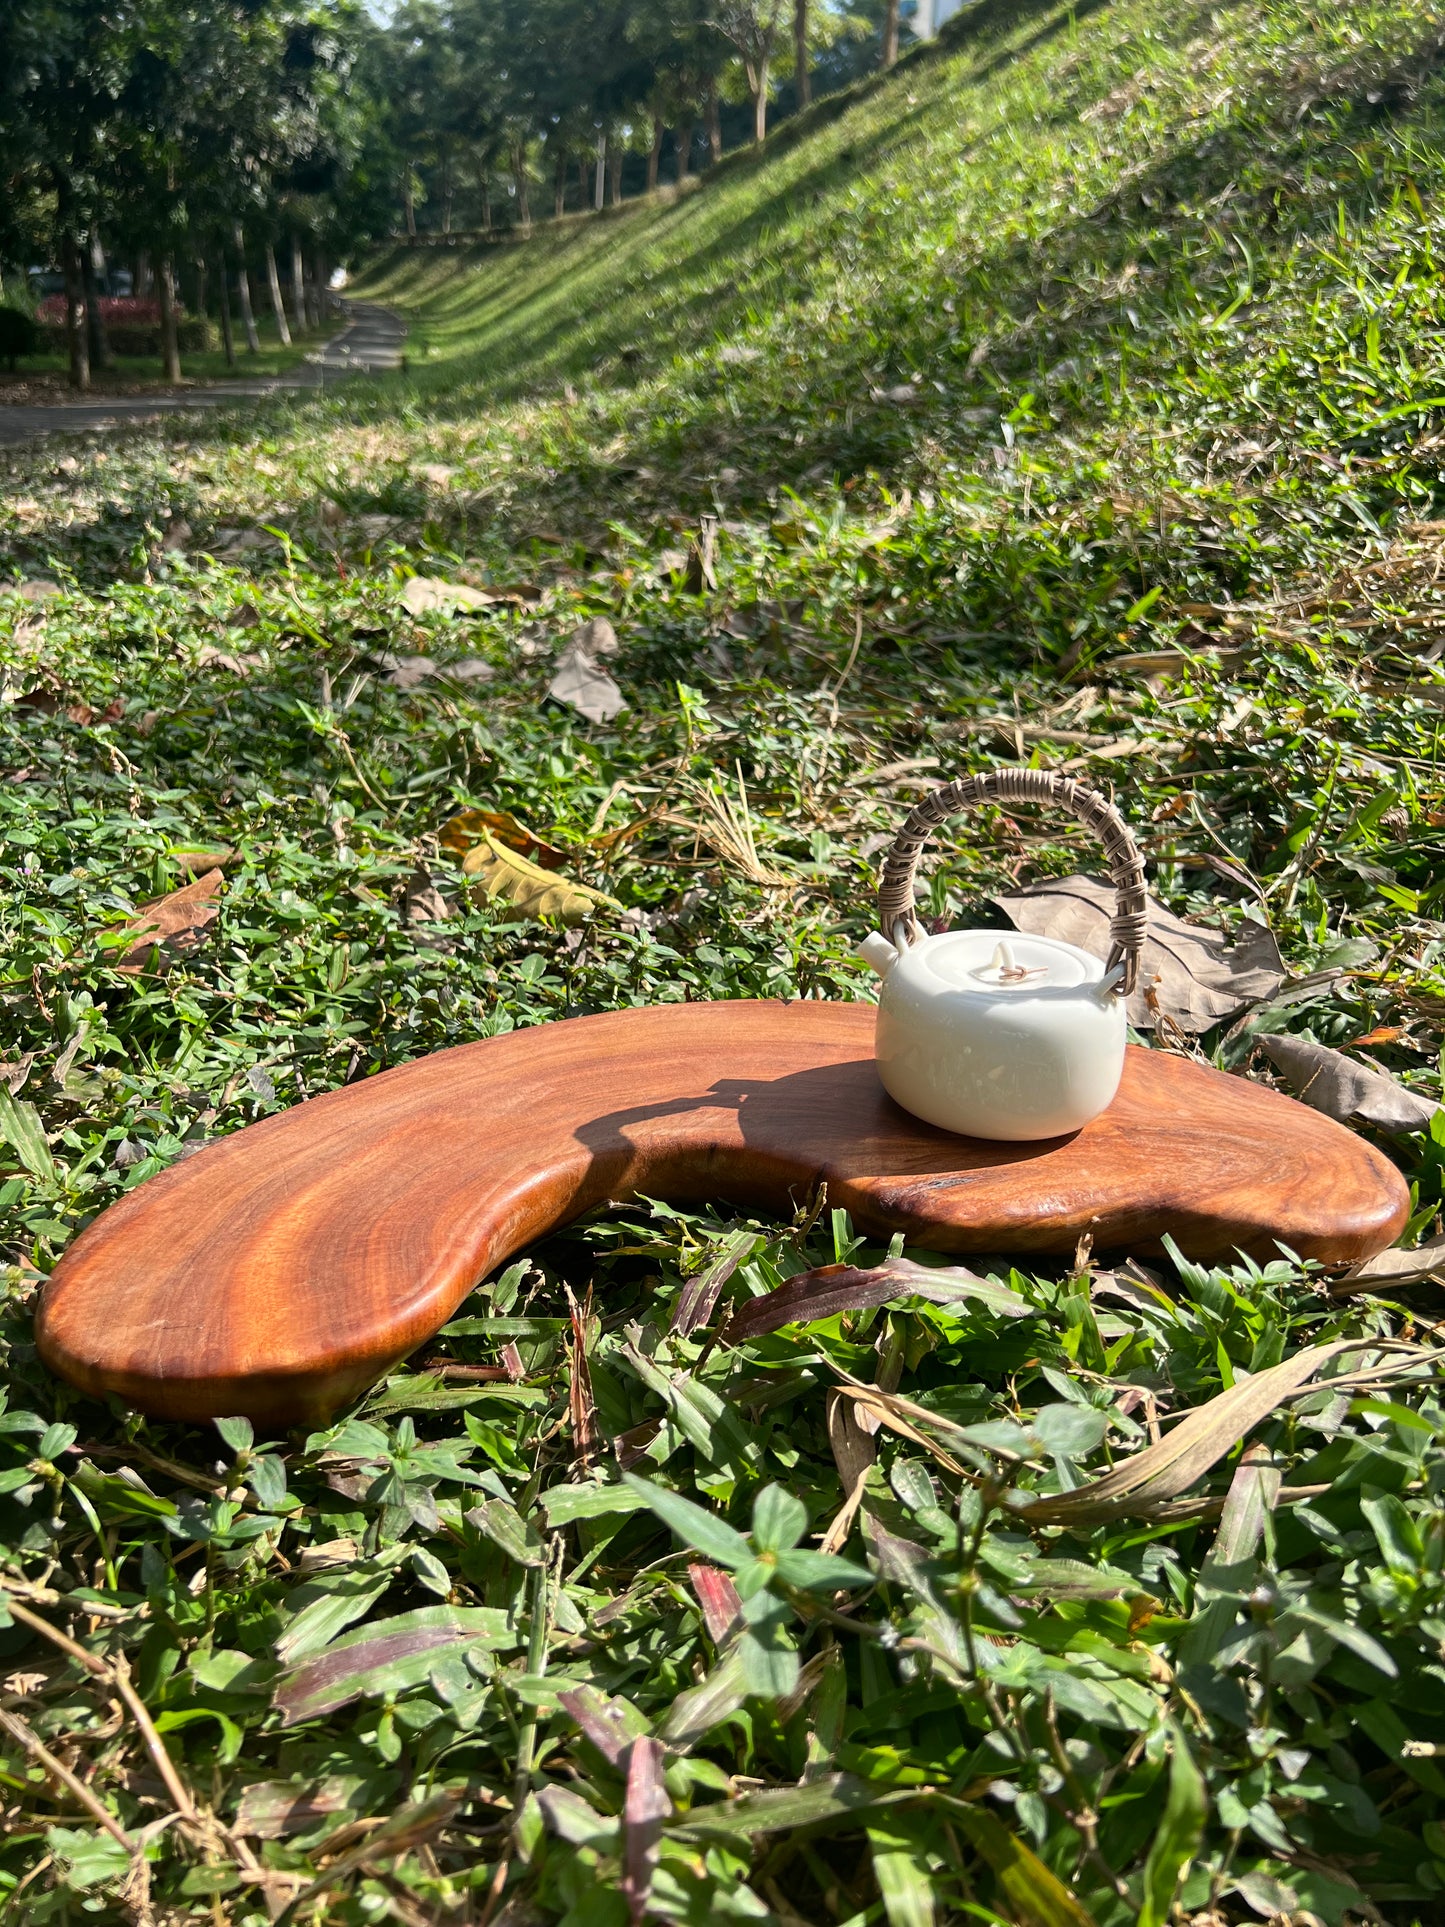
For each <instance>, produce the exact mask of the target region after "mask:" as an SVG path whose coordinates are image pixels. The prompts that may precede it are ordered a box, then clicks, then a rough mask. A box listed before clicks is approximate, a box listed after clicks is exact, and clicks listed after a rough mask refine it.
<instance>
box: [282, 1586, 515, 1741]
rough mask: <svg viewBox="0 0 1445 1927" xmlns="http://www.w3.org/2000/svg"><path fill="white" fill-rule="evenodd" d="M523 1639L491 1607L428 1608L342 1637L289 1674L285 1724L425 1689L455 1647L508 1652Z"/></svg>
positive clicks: (285, 1689)
mask: <svg viewBox="0 0 1445 1927" xmlns="http://www.w3.org/2000/svg"><path fill="white" fill-rule="evenodd" d="M516 1644H517V1636H516V1634H515V1632H514V1631H513V1630H512V1628H511V1626H510V1625H509V1623H508V1619H507V1615H506V1613H504V1612H501V1611H499V1610H497V1609H496V1608H494V1607H490V1606H423V1607H422V1608H421V1609H420V1611H418V1612H410V1613H401V1614H400V1615H399V1616H398V1617H397V1618H395V1619H384V1620H381V1621H380V1622H379V1623H378V1624H377V1625H374V1626H366V1627H363V1628H362V1630H361V1631H360V1632H357V1633H351V1634H348V1635H347V1636H346V1637H345V1638H344V1639H339V1640H337V1641H336V1642H335V1644H334V1645H332V1646H330V1647H328V1648H327V1650H326V1651H325V1652H322V1653H318V1654H317V1655H316V1656H315V1657H314V1658H313V1659H308V1660H305V1661H304V1662H303V1663H302V1664H301V1665H300V1666H297V1667H295V1668H294V1669H293V1670H292V1671H291V1672H289V1673H287V1674H286V1675H285V1676H284V1677H283V1678H282V1680H281V1683H280V1684H279V1686H278V1687H277V1688H276V1695H275V1704H276V1706H277V1708H278V1710H279V1711H280V1713H281V1715H282V1725H283V1726H296V1725H298V1724H299V1723H300V1722H301V1721H302V1720H315V1719H320V1718H322V1717H323V1715H325V1714H327V1713H334V1712H336V1711H337V1710H338V1709H339V1708H340V1707H343V1706H347V1705H349V1704H350V1703H351V1701H352V1700H356V1699H366V1698H377V1697H380V1696H381V1695H384V1694H386V1693H399V1692H401V1691H403V1690H404V1689H405V1688H406V1687H409V1686H419V1685H420V1684H421V1683H422V1681H423V1680H424V1679H425V1678H426V1677H427V1674H428V1672H429V1671H430V1669H431V1666H432V1663H433V1661H434V1660H435V1657H436V1655H437V1654H438V1653H439V1652H441V1651H443V1650H444V1649H445V1648H446V1647H449V1646H469V1645H474V1646H489V1647H491V1648H493V1650H498V1649H502V1650H505V1649H507V1648H510V1647H514V1646H515V1645H516Z"/></svg>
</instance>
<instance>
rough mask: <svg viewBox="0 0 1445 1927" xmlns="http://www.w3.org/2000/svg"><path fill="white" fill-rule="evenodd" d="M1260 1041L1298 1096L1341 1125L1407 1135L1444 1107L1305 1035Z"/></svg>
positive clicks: (1268, 1037)
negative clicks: (1365, 1125) (1368, 1127)
mask: <svg viewBox="0 0 1445 1927" xmlns="http://www.w3.org/2000/svg"><path fill="white" fill-rule="evenodd" d="M1259 1045H1260V1048H1261V1049H1262V1050H1263V1051H1264V1053H1265V1055H1266V1056H1267V1057H1268V1058H1269V1060H1270V1062H1271V1063H1273V1064H1274V1065H1275V1066H1276V1067H1277V1068H1278V1070H1279V1071H1280V1072H1281V1073H1282V1074H1283V1076H1284V1080H1285V1082H1286V1083H1287V1084H1288V1085H1289V1087H1290V1089H1291V1090H1292V1091H1293V1092H1294V1093H1295V1095H1296V1097H1298V1098H1299V1099H1300V1100H1301V1102H1302V1103H1305V1104H1308V1105H1309V1107H1310V1109H1311V1110H1314V1111H1323V1112H1324V1114H1325V1116H1326V1117H1332V1118H1333V1119H1334V1120H1335V1122H1336V1123H1337V1124H1348V1125H1354V1126H1358V1125H1361V1124H1370V1125H1373V1126H1374V1128H1375V1129H1376V1130H1378V1131H1385V1132H1387V1133H1388V1134H1389V1135H1390V1136H1392V1137H1403V1136H1406V1135H1407V1134H1408V1133H1409V1132H1411V1131H1423V1130H1425V1129H1426V1127H1427V1126H1428V1125H1429V1122H1430V1120H1431V1118H1432V1117H1434V1115H1435V1113H1436V1112H1437V1111H1438V1110H1439V1109H1440V1106H1439V1105H1438V1104H1437V1103H1436V1102H1435V1100H1434V1098H1430V1097H1420V1096H1417V1094H1416V1093H1415V1092H1414V1091H1407V1090H1406V1089H1405V1086H1404V1085H1403V1084H1397V1083H1396V1082H1395V1080H1394V1078H1393V1077H1389V1076H1387V1075H1386V1074H1385V1072H1384V1071H1381V1070H1376V1069H1375V1067H1374V1065H1373V1064H1357V1063H1356V1062H1355V1061H1354V1059H1353V1058H1352V1057H1346V1056H1345V1054H1344V1052H1343V1051H1338V1050H1331V1049H1330V1048H1329V1047H1328V1045H1325V1044H1315V1043H1311V1042H1310V1040H1309V1039H1308V1038H1307V1037H1287V1036H1283V1035H1279V1036H1265V1037H1261V1038H1260V1039H1259Z"/></svg>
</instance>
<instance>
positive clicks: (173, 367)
mask: <svg viewBox="0 0 1445 1927" xmlns="http://www.w3.org/2000/svg"><path fill="white" fill-rule="evenodd" d="M156 285H157V287H158V288H159V290H160V297H161V359H162V361H163V362H164V363H165V376H166V380H167V381H179V380H180V379H181V348H180V342H179V341H178V340H177V338H176V270H175V263H174V262H173V261H172V260H171V257H170V256H169V255H168V254H163V255H162V256H161V258H160V260H159V261H158V262H157V263H156Z"/></svg>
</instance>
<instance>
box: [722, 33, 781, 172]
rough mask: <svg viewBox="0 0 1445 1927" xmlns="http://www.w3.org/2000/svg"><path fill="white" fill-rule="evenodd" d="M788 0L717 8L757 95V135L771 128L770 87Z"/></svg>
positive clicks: (755, 112)
mask: <svg viewBox="0 0 1445 1927" xmlns="http://www.w3.org/2000/svg"><path fill="white" fill-rule="evenodd" d="M783 6H784V0H722V3H721V4H720V5H719V7H718V9H717V15H716V19H717V25H718V29H719V31H720V32H721V33H723V34H725V35H726V37H727V38H728V39H729V40H730V41H731V42H732V44H733V46H734V47H736V48H737V51H738V57H739V59H740V60H741V61H742V63H743V72H744V73H745V74H746V75H747V82H748V92H749V93H750V94H751V95H752V98H753V138H754V139H755V140H757V141H759V142H761V141H762V140H763V139H765V137H766V135H767V131H768V87H769V84H770V81H769V73H770V69H771V67H772V60H773V48H774V47H775V45H776V44H777V38H778V33H779V31H780V29H781V27H782V24H783Z"/></svg>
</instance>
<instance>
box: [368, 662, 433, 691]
mask: <svg viewBox="0 0 1445 1927" xmlns="http://www.w3.org/2000/svg"><path fill="white" fill-rule="evenodd" d="M377 660H378V661H379V663H380V665H381V673H382V674H383V675H384V676H385V678H386V680H387V681H388V682H389V683H390V684H391V686H392V688H393V689H415V688H416V687H417V685H418V683H424V682H425V681H426V679H427V677H428V676H434V675H435V674H436V670H437V665H436V662H435V660H434V659H433V658H432V657H431V656H393V655H385V656H380V657H378V658H377Z"/></svg>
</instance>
